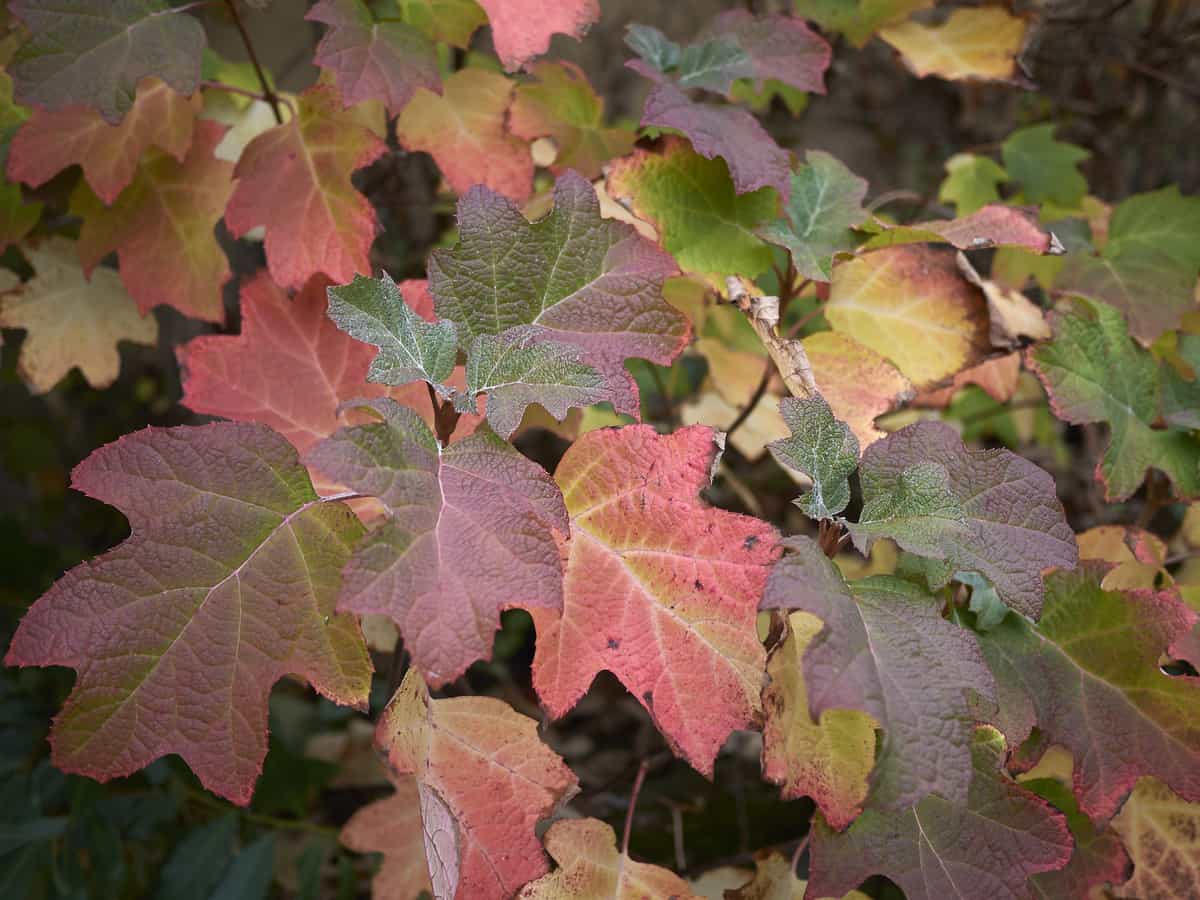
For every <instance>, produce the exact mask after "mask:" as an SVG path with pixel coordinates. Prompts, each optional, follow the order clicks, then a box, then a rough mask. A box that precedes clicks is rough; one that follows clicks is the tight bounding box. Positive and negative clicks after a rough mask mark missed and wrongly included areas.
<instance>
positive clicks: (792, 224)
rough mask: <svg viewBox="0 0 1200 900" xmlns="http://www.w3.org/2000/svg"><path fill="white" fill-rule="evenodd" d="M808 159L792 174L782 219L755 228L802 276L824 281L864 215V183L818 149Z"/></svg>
mask: <svg viewBox="0 0 1200 900" xmlns="http://www.w3.org/2000/svg"><path fill="white" fill-rule="evenodd" d="M806 158H807V159H808V163H807V165H804V166H802V167H801V168H800V171H799V172H796V173H793V174H792V176H791V196H790V197H789V198H788V200H787V202H786V204H785V206H784V213H785V218H782V219H779V220H777V221H775V222H771V223H769V224H768V225H765V226H763V227H762V228H760V229H759V232H758V233H759V234H760V235H761V236H762V237H763V238H765V239H766V240H768V241H770V242H771V243H772V244H778V245H779V246H781V247H786V248H787V250H788V252H790V253H791V255H792V263H793V264H794V265H795V267H796V271H797V272H799V273H800V274H801V275H802V276H804V277H805V278H812V279H815V280H817V281H829V280H830V278H831V277H832V273H833V257H834V256H835V255H836V254H837V253H839V252H840V251H844V250H852V249H853V248H854V246H855V244H856V241H855V239H854V235H853V233H851V231H850V229H851V228H852V227H853V226H855V225H858V224H859V223H861V222H862V221H863V220H864V219H866V218H867V216H868V213H867V211H866V210H865V209H863V205H862V202H863V198H864V197H866V195H867V181H866V179H865V178H859V177H858V176H857V175H855V174H854V173H853V172H851V171H850V170H849V169H847V168H846V167H845V166H844V165H843V164H842V163H841V161H839V160H838V159H837V158H835V157H833V156H830V155H829V154H828V153H825V152H824V151H821V150H809V151H808V154H807V157H806Z"/></svg>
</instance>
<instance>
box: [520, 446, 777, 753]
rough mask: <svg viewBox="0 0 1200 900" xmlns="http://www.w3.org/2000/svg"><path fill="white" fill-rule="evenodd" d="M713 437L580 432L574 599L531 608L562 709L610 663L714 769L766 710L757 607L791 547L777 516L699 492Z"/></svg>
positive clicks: (538, 671) (558, 475)
mask: <svg viewBox="0 0 1200 900" xmlns="http://www.w3.org/2000/svg"><path fill="white" fill-rule="evenodd" d="M714 438H715V432H714V431H713V430H712V429H711V428H706V427H702V426H692V427H689V428H683V429H681V430H679V431H676V432H675V433H674V434H671V435H659V434H657V433H655V431H654V430H653V429H652V428H650V427H649V426H644V425H631V426H626V427H624V428H620V429H607V430H603V431H593V432H589V433H588V434H586V435H584V436H583V437H581V438H579V439H578V440H577V441H576V442H575V443H574V444H573V445H572V446H571V448H570V449H569V450H568V451H567V452H566V454H565V455H564V456H563V459H562V462H560V463H559V465H558V469H557V470H556V472H555V480H556V481H557V482H558V484H559V486H560V487H561V488H562V491H563V496H564V498H565V500H566V504H567V512H568V514H569V515H570V517H571V542H570V545H569V556H568V559H567V565H566V574H565V584H564V600H563V608H562V613H561V615H557V614H554V613H552V612H545V613H543V612H541V611H539V610H535V611H534V613H533V615H534V623H535V625H536V626H537V633H538V637H537V648H536V652H535V655H534V662H533V683H534V687H535V688H536V689H537V692H538V696H539V697H540V698H541V700H542V703H543V704H544V705H545V707H546V708H547V709H548V710H549V711H550V713H551V715H553V716H556V717H557V716H562V715H564V714H565V713H566V712H567V711H568V710H569V709H571V707H573V706H574V705H575V703H576V702H577V701H578V700H579V698H580V697H582V696H583V694H584V693H585V692H586V691H587V689H588V686H589V685H590V684H591V683H592V679H593V678H594V677H595V676H596V674H597V673H598V672H600V671H601V670H602V669H607V670H608V671H610V672H612V673H613V674H614V675H616V676H617V678H619V679H620V680H621V682H622V683H623V684H624V685H625V686H626V687H627V688H628V689H629V691H630V692H631V693H632V694H633V695H634V696H635V697H637V698H638V700H639V701H640V702H641V703H642V705H643V706H645V707H646V709H647V710H648V711H649V712H650V715H651V717H652V718H653V719H654V722H655V724H656V725H657V726H658V728H659V730H660V731H662V733H663V735H664V736H665V737H666V739H667V742H668V743H669V744H670V745H671V747H672V748H673V750H674V751H675V752H676V753H677V754H678V755H680V756H682V757H683V758H684V759H686V760H687V761H688V762H689V763H690V764H691V765H692V766H693V767H694V768H696V769H697V770H698V771H700V772H701V773H703V774H706V775H711V773H712V771H713V761H714V759H715V758H716V755H717V752H718V751H719V750H720V748H721V745H722V744H723V743H724V742H725V739H726V738H727V737H728V736H729V733H730V732H731V731H733V730H735V729H738V728H745V727H747V726H748V724H749V723H751V722H754V721H756V720H757V719H758V718H759V716H760V714H761V706H760V698H759V694H760V689H761V684H762V673H763V667H764V664H765V661H766V660H765V655H764V653H763V648H762V644H760V643H759V641H758V635H757V632H756V630H755V611H756V609H757V607H758V599H759V596H760V595H761V593H762V588H763V584H764V583H765V581H766V578H767V571H768V568H769V567H770V564H771V563H772V562H773V561H774V559H775V558H776V557H777V556H778V554H779V549H778V544H777V541H778V535H777V534H776V532H775V529H774V528H772V527H771V526H769V525H767V524H766V523H765V522H761V521H758V520H757V519H752V518H750V517H748V516H742V515H736V514H734V513H731V512H726V511H725V510H720V509H714V508H711V507H708V506H706V505H704V504H703V503H701V502H700V501H699V499H698V497H697V494H698V493H699V492H700V491H701V490H703V489H704V488H705V487H707V486H708V484H709V482H710V480H711V478H712V467H713V464H714V462H715V460H716V454H717V447H716V445H715V443H714Z"/></svg>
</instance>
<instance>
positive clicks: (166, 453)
mask: <svg viewBox="0 0 1200 900" xmlns="http://www.w3.org/2000/svg"><path fill="white" fill-rule="evenodd" d="M72 485H73V486H74V487H75V489H76V490H79V491H82V492H84V493H86V494H87V495H88V496H90V497H94V498H95V499H97V500H100V501H102V502H105V503H109V504H111V505H113V506H116V507H118V508H119V509H120V510H121V511H122V512H123V513H125V515H126V517H127V518H128V519H129V523H130V528H131V531H132V534H131V536H130V537H129V538H127V539H126V540H125V541H124V542H123V543H122V544H120V545H119V546H118V547H116V548H114V549H112V550H110V551H108V552H107V553H105V554H103V555H101V556H100V557H98V558H97V559H95V560H93V561H90V562H85V563H82V564H81V565H79V566H76V567H75V568H74V569H72V570H70V571H69V572H67V574H66V575H64V576H63V577H62V578H60V579H59V580H58V581H57V582H56V583H55V584H54V586H53V587H52V588H50V590H49V591H48V592H46V593H45V594H44V595H43V596H42V597H41V598H40V599H39V600H38V601H37V602H36V603H35V604H34V605H33V606H32V607H31V608H30V610H29V612H28V613H26V614H25V618H24V619H22V621H21V624H20V627H19V628H18V629H17V633H16V634H15V635H14V637H13V640H12V644H11V645H10V647H9V650H8V655H7V657H6V658H5V662H6V663H7V664H8V665H22V666H27V665H39V666H44V665H57V666H70V667H71V668H73V669H75V670H76V671H77V673H78V678H77V680H76V682H75V689H74V691H72V693H71V696H70V697H69V698H68V700H67V704H66V706H65V707H64V708H63V711H62V712H61V713H59V715H58V717H57V718H56V719H55V723H54V728H53V731H52V733H51V745H52V750H53V759H54V764H55V765H56V766H58V767H59V768H60V769H63V770H65V771H68V772H78V773H80V774H84V775H88V776H91V777H92V778H97V779H100V780H102V781H103V780H107V779H109V778H114V777H118V776H122V775H128V774H130V773H132V772H135V771H137V770H138V769H140V768H142V767H143V766H145V765H147V764H149V763H150V762H152V761H154V760H155V759H157V758H158V757H160V756H163V755H165V754H168V753H178V754H179V755H180V756H182V757H183V759H184V761H185V762H186V763H187V764H188V765H189V766H191V767H192V769H193V771H195V773H196V775H197V776H198V777H199V778H200V781H201V783H203V784H204V786H205V787H207V788H208V789H209V790H211V791H213V792H214V793H217V794H220V795H221V796H223V797H226V798H228V799H230V800H232V801H234V802H235V803H240V804H243V805H244V804H247V803H249V802H250V795H251V792H252V791H253V789H254V781H255V779H256V778H257V777H258V775H259V773H260V772H261V770H262V762H263V758H264V757H265V756H266V753H267V696H268V694H269V693H270V690H271V686H272V685H273V684H274V683H275V682H276V681H277V680H278V679H280V678H282V677H283V676H284V675H288V674H300V675H302V676H304V677H305V678H307V679H308V680H309V681H310V682H311V683H312V685H313V687H315V688H316V689H317V690H318V691H319V692H321V693H322V694H324V695H325V696H327V697H329V698H330V699H332V700H335V701H337V702H339V703H344V704H353V705H355V706H358V707H360V708H362V709H364V710H365V709H366V704H367V693H368V689H369V687H370V682H371V678H370V676H371V663H370V659H369V658H368V656H367V650H366V647H365V646H364V644H363V639H362V635H361V633H360V632H359V628H358V623H357V622H356V621H355V620H354V618H353V617H352V616H346V615H340V614H335V613H334V609H333V607H334V600H335V598H336V596H337V591H338V586H339V584H340V581H341V578H340V572H341V568H342V565H343V564H344V563H345V561H346V560H347V558H348V557H349V555H350V549H351V546H352V545H353V543H354V541H355V539H356V538H358V536H359V535H360V534H361V533H362V528H361V526H360V525H359V524H358V521H357V519H355V517H354V514H353V513H352V512H351V511H350V509H349V507H347V506H346V505H345V504H342V503H333V502H323V501H321V500H319V499H318V498H317V495H316V494H315V493H314V491H313V489H312V485H311V484H310V482H309V480H308V474H307V473H306V472H305V471H304V467H303V466H301V465H300V461H299V459H297V457H296V451H295V450H294V449H293V448H292V446H291V445H290V444H288V443H287V441H285V440H284V439H283V438H282V437H281V436H279V435H278V434H276V433H274V432H273V431H271V430H270V429H269V428H265V427H263V426H261V425H244V424H238V423H224V422H222V423H217V424H213V425H203V426H200V427H179V428H168V429H160V428H147V429H145V430H143V431H139V432H136V433H135V434H129V435H126V436H125V437H123V438H121V439H120V440H119V441H117V442H115V443H112V444H108V445H106V446H104V447H101V448H100V449H99V450H97V451H95V452H94V453H93V454H92V455H91V456H89V457H88V458H87V459H86V460H84V461H83V462H82V463H80V464H79V465H78V466H77V467H76V468H75V471H74V472H73V473H72Z"/></svg>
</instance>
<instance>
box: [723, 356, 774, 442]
mask: <svg viewBox="0 0 1200 900" xmlns="http://www.w3.org/2000/svg"><path fill="white" fill-rule="evenodd" d="M773 374H775V360H773V359H771V357H770V356H768V357H767V364H766V365H765V366H763V373H762V378H760V379H758V386H757V387H756V388H755V389H754V393H753V394H751V395H750V399H749V400H747V401H746V405H745V406H743V407H742V411H741V412H740V413H738V414H737V418H736V419H734V420H733V421H732V422H731V423H730V424H729V427H728V428H726V429H725V439H726V440H729V436H730V435H731V434H733V433H734V432H735V431H737V430H738V428H740V427H741V425H742V424H743V423H744V422H745V421H746V420H747V419H749V418H750V416H751V414H752V413H753V412H754V408H755V407H756V406H758V401H759V400H761V399H762V398H763V395H764V394H766V392H767V385H768V384H770V383H771V376H772V375H773Z"/></svg>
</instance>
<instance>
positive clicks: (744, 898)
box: [725, 850, 868, 900]
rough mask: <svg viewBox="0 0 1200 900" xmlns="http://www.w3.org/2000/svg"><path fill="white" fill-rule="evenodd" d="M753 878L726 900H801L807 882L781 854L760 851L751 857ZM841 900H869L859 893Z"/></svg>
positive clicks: (730, 894) (727, 896) (732, 892)
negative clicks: (752, 860)
mask: <svg viewBox="0 0 1200 900" xmlns="http://www.w3.org/2000/svg"><path fill="white" fill-rule="evenodd" d="M754 868H755V872H754V878H753V879H752V880H751V881H749V882H748V883H746V884H743V885H741V887H739V888H738V889H737V890H731V891H729V892H728V893H726V894H725V897H726V898H729V900H804V897H805V894H806V891H807V889H808V882H807V881H805V880H804V879H802V878H797V877H796V875H795V873H794V872H793V871H792V861H791V860H790V859H788V858H787V857H785V856H784V855H783V854H782V853H775V852H767V851H765V850H760V851H759V852H758V853H756V854H754ZM841 900H868V898H867V895H866V894H864V893H862V892H861V891H850V892H849V893H847V894H846V895H845V896H844V897H842V898H841Z"/></svg>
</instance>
